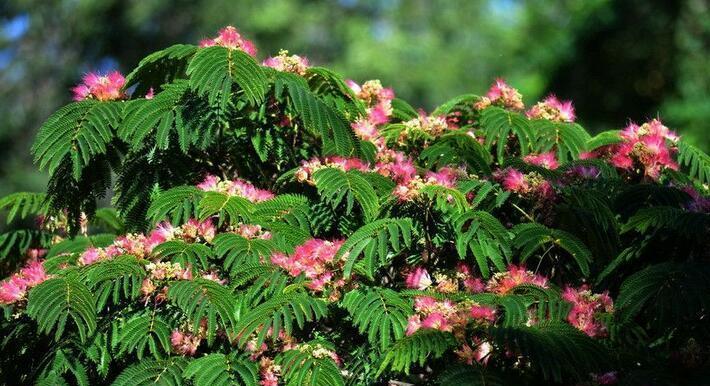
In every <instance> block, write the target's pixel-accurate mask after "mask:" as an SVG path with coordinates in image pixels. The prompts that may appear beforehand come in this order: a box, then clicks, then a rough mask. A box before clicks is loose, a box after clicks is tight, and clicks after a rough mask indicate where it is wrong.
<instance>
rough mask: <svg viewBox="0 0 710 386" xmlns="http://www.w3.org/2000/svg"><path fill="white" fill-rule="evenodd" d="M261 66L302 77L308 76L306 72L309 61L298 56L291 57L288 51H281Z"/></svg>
mask: <svg viewBox="0 0 710 386" xmlns="http://www.w3.org/2000/svg"><path fill="white" fill-rule="evenodd" d="M261 64H262V65H264V66H266V67H271V68H273V69H275V70H277V71H281V72H291V73H294V74H298V75H301V76H304V75H306V70H308V67H309V64H308V59H306V58H304V57H302V56H298V55H289V54H288V51H286V50H281V51H279V54H278V55H277V56H270V57H269V58H267V59H266V60H264V61H263V62H262V63H261Z"/></svg>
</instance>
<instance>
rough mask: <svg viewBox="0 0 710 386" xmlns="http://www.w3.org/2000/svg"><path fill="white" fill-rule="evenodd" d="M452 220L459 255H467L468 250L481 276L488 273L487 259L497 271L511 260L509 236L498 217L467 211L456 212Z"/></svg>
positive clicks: (502, 269) (481, 212) (486, 276)
mask: <svg viewBox="0 0 710 386" xmlns="http://www.w3.org/2000/svg"><path fill="white" fill-rule="evenodd" d="M454 224H455V229H456V251H457V252H458V254H459V257H460V258H461V259H466V256H467V255H468V251H469V250H470V251H471V253H473V256H474V257H475V258H476V262H477V263H478V268H479V269H480V271H481V274H482V275H483V277H484V278H488V277H489V276H490V269H489V266H488V261H489V260H490V262H491V263H493V265H494V266H495V267H496V268H497V269H498V270H499V271H504V270H505V266H506V265H507V263H509V262H510V256H511V237H510V234H509V232H508V231H507V230H506V229H505V227H504V226H503V224H501V223H500V221H498V219H496V218H495V217H493V215H491V214H490V213H488V212H484V211H468V212H465V213H463V214H461V215H459V216H457V217H456V218H455V219H454Z"/></svg>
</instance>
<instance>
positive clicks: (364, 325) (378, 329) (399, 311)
mask: <svg viewBox="0 0 710 386" xmlns="http://www.w3.org/2000/svg"><path fill="white" fill-rule="evenodd" d="M342 305H343V306H344V307H345V308H346V309H347V310H348V313H350V316H351V317H352V318H353V324H354V325H356V326H357V327H358V330H359V331H360V333H361V334H367V340H368V341H369V342H370V344H372V345H373V346H377V345H379V347H380V349H381V350H385V349H386V348H387V347H388V346H389V345H390V343H391V342H393V341H397V340H399V339H402V338H403V337H404V331H405V330H406V329H407V318H408V316H409V314H411V312H412V307H411V305H410V304H409V302H407V301H406V300H405V299H404V298H402V297H401V296H400V295H399V294H398V293H397V292H395V291H392V290H390V289H387V288H372V289H370V290H367V291H363V290H353V291H350V292H348V293H347V294H345V297H344V298H343V302H342Z"/></svg>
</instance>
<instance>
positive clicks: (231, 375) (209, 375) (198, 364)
mask: <svg viewBox="0 0 710 386" xmlns="http://www.w3.org/2000/svg"><path fill="white" fill-rule="evenodd" d="M183 376H184V377H185V378H186V379H192V380H193V382H194V384H195V386H232V385H244V386H256V385H258V384H259V368H258V366H257V364H256V362H254V361H251V360H249V359H248V358H245V357H242V356H238V355H237V354H236V353H234V352H232V353H230V354H227V355H225V354H219V353H215V354H209V355H205V356H203V357H201V358H198V359H195V360H194V361H192V362H190V364H189V365H188V366H187V367H186V368H185V372H184V373H183Z"/></svg>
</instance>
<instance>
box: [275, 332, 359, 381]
mask: <svg viewBox="0 0 710 386" xmlns="http://www.w3.org/2000/svg"><path fill="white" fill-rule="evenodd" d="M320 344H322V343H314V342H310V343H308V346H312V345H320ZM276 361H277V363H279V364H280V365H281V368H282V374H283V378H284V381H285V384H286V385H288V386H291V385H293V386H296V385H298V386H300V385H311V386H344V385H345V382H344V380H343V376H342V375H341V374H340V368H339V367H338V365H337V364H336V363H335V361H333V359H331V358H329V357H325V358H315V357H313V356H312V355H311V354H310V353H308V352H306V351H301V350H298V349H297V350H288V351H285V352H283V353H281V354H279V355H278V356H277V357H276Z"/></svg>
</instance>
